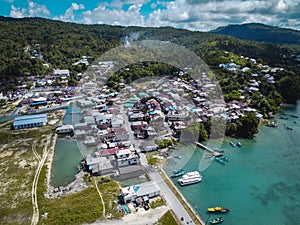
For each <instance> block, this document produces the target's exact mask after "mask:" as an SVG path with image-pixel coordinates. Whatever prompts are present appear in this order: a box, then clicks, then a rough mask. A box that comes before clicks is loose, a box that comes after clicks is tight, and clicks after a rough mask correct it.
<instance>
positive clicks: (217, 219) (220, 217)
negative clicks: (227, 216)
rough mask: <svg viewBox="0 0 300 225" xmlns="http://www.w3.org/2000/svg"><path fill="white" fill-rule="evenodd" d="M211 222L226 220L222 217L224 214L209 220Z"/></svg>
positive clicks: (216, 222)
mask: <svg viewBox="0 0 300 225" xmlns="http://www.w3.org/2000/svg"><path fill="white" fill-rule="evenodd" d="M209 222H210V223H211V224H219V223H222V222H224V219H223V218H222V216H219V217H217V218H214V219H212V220H210V221H209Z"/></svg>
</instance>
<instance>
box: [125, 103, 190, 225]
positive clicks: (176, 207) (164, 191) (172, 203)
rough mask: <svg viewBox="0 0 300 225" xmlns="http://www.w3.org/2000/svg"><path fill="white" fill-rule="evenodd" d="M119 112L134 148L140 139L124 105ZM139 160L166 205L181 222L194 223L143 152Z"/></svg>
mask: <svg viewBox="0 0 300 225" xmlns="http://www.w3.org/2000/svg"><path fill="white" fill-rule="evenodd" d="M121 110H122V111H121V113H122V115H123V118H124V121H125V128H126V129H127V131H128V133H129V140H130V142H131V143H132V144H134V145H135V148H137V147H138V146H139V145H140V143H141V142H140V140H138V139H136V138H135V137H134V135H133V132H132V131H131V128H130V123H129V122H128V117H127V115H126V114H125V110H124V107H123V106H121ZM140 161H141V165H143V166H144V167H145V168H148V171H149V172H148V175H149V176H150V177H151V179H152V180H153V181H154V182H155V183H156V184H157V185H158V187H159V188H160V193H161V195H162V196H163V197H164V199H165V200H166V201H167V204H168V206H169V207H170V208H171V209H172V210H173V211H174V213H175V215H176V216H177V218H178V219H179V220H180V222H181V223H182V224H189V225H190V224H195V223H194V222H193V221H192V218H191V217H190V215H189V214H188V213H187V211H186V210H185V208H184V207H183V205H182V204H181V202H180V201H179V200H178V198H177V197H176V196H175V194H174V193H173V192H172V191H171V189H170V188H169V186H168V185H167V184H166V183H165V181H164V180H163V178H162V177H161V175H160V174H159V173H158V171H156V170H155V169H153V168H152V167H151V166H149V165H148V161H147V159H146V156H145V154H144V153H140Z"/></svg>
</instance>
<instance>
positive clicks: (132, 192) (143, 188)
mask: <svg viewBox="0 0 300 225" xmlns="http://www.w3.org/2000/svg"><path fill="white" fill-rule="evenodd" d="M121 192H122V197H123V199H124V202H125V203H126V202H133V201H135V200H136V199H137V198H138V197H148V198H153V197H156V196H158V195H159V194H160V189H159V187H158V186H157V184H155V183H154V182H153V181H151V182H146V183H142V184H138V185H132V186H129V187H124V188H122V190H121Z"/></svg>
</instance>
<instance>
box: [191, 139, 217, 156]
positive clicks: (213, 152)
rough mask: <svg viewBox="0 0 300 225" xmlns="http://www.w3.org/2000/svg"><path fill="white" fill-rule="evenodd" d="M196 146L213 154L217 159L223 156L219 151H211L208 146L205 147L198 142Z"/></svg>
mask: <svg viewBox="0 0 300 225" xmlns="http://www.w3.org/2000/svg"><path fill="white" fill-rule="evenodd" d="M196 145H197V146H199V147H200V148H202V149H204V150H206V151H208V152H210V153H212V154H213V155H214V156H215V157H219V156H222V155H223V154H222V153H221V152H219V151H217V150H213V149H211V148H209V147H207V146H205V145H203V144H201V143H199V142H196Z"/></svg>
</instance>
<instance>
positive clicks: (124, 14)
mask: <svg viewBox="0 0 300 225" xmlns="http://www.w3.org/2000/svg"><path fill="white" fill-rule="evenodd" d="M141 7H142V4H138V5H131V6H129V8H128V10H123V9H111V8H109V7H107V6H104V5H99V6H98V7H97V8H95V9H94V10H93V11H90V10H88V11H86V12H84V13H83V15H84V18H83V22H84V23H89V24H90V23H97V24H113V25H123V26H134V25H135V26H143V25H144V16H142V15H141V13H140V9H141Z"/></svg>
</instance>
